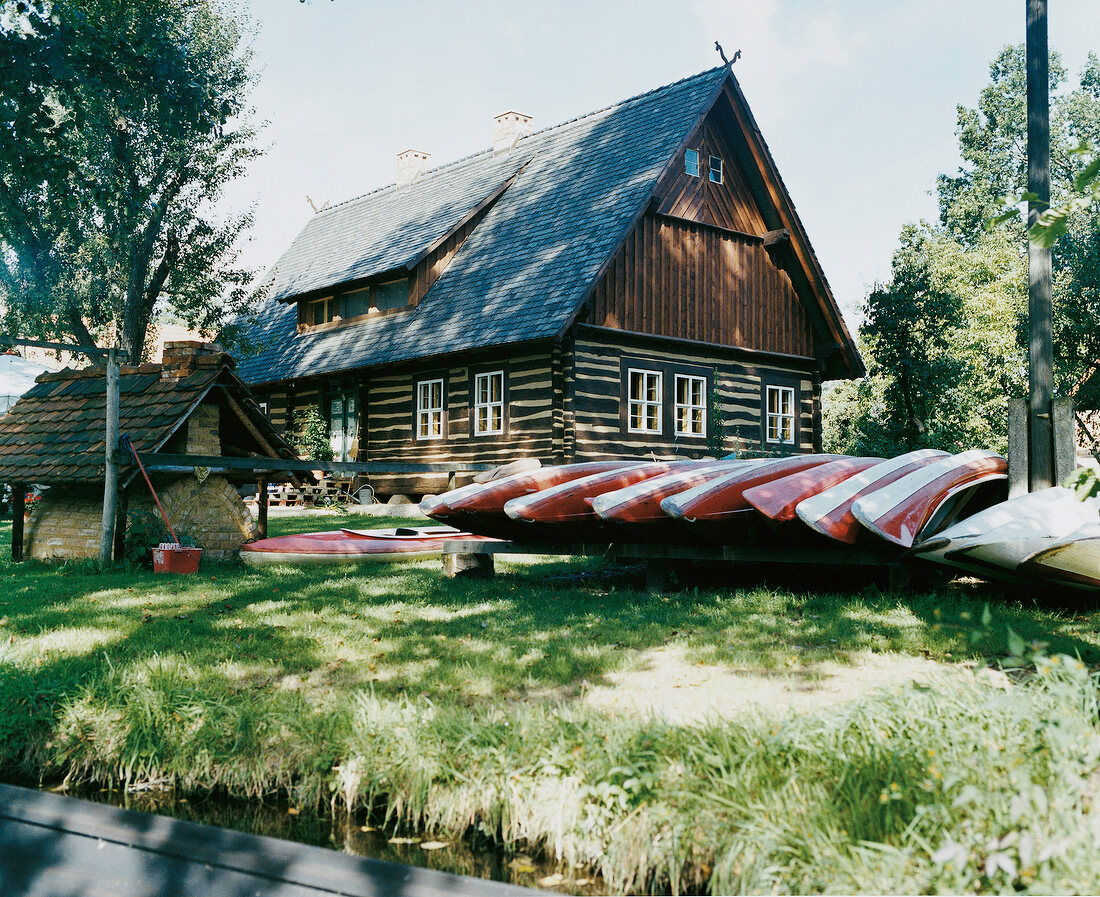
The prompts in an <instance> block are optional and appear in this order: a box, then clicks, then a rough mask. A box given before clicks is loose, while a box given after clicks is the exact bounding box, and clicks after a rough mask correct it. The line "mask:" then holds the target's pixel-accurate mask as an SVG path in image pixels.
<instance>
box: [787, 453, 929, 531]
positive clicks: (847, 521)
mask: <svg viewBox="0 0 1100 897" xmlns="http://www.w3.org/2000/svg"><path fill="white" fill-rule="evenodd" d="M945 457H947V452H942V451H940V450H939V449H920V450H919V451H915V452H908V453H907V454H904V455H899V456H898V457H897V458H892V459H891V460H889V461H884V462H882V463H881V464H876V465H875V466H874V467H871V468H870V469H868V470H865V471H864V472H863V473H860V474H857V475H856V476H854V477H849V478H848V479H846V480H844V482H842V483H838V484H837V485H835V486H833V487H832V488H830V489H826V490H824V491H823V492H819V493H818V494H817V495H813V496H811V497H809V498H807V499H806V500H805V501H803V502H802V503H801V504H799V506H798V507H797V508H796V509H795V511H796V513H797V514H798V519H799V520H801V521H802V522H803V523H805V524H806V526H808V527H810V529H813V530H816V531H817V532H819V533H821V534H822V535H823V536H828V537H829V538H830V539H835V540H836V541H837V542H844V543H846V544H848V545H854V544H855V543H856V541H857V540H858V539H859V537H860V535H861V534H864V533H866V532H867V530H865V529H864V528H863V527H862V526H860V523H859V521H858V520H856V515H855V514H853V513H852V505H853V504H855V503H856V502H857V501H859V500H860V499H861V498H863V496H865V495H870V494H871V493H872V492H874V491H875V490H876V489H882V488H883V487H885V486H889V485H890V484H891V483H894V482H897V481H898V480H900V479H901V478H902V477H905V476H908V475H909V474H911V473H913V472H914V471H916V470H920V469H921V468H922V467H927V466H928V465H929V464H932V463H933V462H935V461H938V460H939V459H940V458H945Z"/></svg>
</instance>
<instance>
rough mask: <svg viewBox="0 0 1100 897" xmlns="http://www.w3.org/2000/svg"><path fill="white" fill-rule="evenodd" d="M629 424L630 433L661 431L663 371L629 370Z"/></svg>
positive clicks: (627, 406) (627, 427)
mask: <svg viewBox="0 0 1100 897" xmlns="http://www.w3.org/2000/svg"><path fill="white" fill-rule="evenodd" d="M626 376H627V384H628V386H627V405H626V409H627V426H626V429H627V431H628V432H630V433H660V432H661V379H662V378H661V372H660V371H645V370H638V369H636V368H630V369H629V370H628V371H627V375H626Z"/></svg>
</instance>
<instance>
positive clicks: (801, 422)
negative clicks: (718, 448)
mask: <svg viewBox="0 0 1100 897" xmlns="http://www.w3.org/2000/svg"><path fill="white" fill-rule="evenodd" d="M624 358H625V359H626V360H625V361H624ZM573 359H574V379H573V382H572V388H573V391H574V397H573V405H574V410H573V414H574V419H575V422H574V426H573V430H574V433H573V437H574V439H575V450H574V452H573V460H576V461H590V460H598V459H601V458H615V457H631V458H646V457H650V456H651V455H654V454H655V455H656V456H657V457H673V456H677V457H688V458H697V457H701V456H704V455H707V454H709V453H710V448H709V445H708V441H707V440H706V439H687V438H683V437H681V438H679V439H676V438H674V437H673V434H671V433H670V432H669V431H668V430H667V429H666V430H665V432H664V433H663V434H662V435H660V436H649V435H641V434H635V433H627V432H626V427H625V425H624V423H623V420H622V409H623V399H622V395H623V386H622V381H623V369H624V366H631V367H644V366H645V364H646V363H647V362H648V363H650V364H652V365H653V366H654V368H660V367H662V366H666V365H671V366H673V367H676V366H681V365H685V364H689V365H693V366H698V368H700V369H701V370H702V372H704V373H706V374H707V377H708V380H709V381H711V382H712V388H713V389H714V390H715V391H716V393H717V397H718V401H719V403H720V406H721V418H722V420H721V421H720V422H719V425H720V426H721V428H722V432H723V452H724V453H728V452H734V451H751V450H755V451H759V450H760V449H762V448H763V449H765V450H767V449H769V448H772V449H775V448H778V447H777V446H774V445H773V446H768V445H765V444H764V443H763V431H762V427H761V404H762V392H763V388H764V385H765V384H767V383H769V382H770V383H776V384H779V385H795V386H796V387H797V389H798V396H799V408H798V422H797V423H798V444H797V446H795V447H793V449H792V448H790V447H783V450H784V451H792V450H793V451H797V452H812V451H814V448H815V443H816V440H818V439H819V438H820V436H819V434H818V433H817V427H818V426H819V423H818V422H817V421H816V420H815V408H816V403H817V401H818V395H819V384H820V381H819V378H818V377H817V375H816V374H813V373H811V372H809V371H806V370H798V369H797V368H793V367H792V368H786V367H781V366H778V365H777V366H771V365H763V364H747V363H744V362H738V361H734V360H731V358H730V357H729V354H728V353H723V352H722V350H721V349H720V348H718V347H716V348H715V349H714V350H713V351H707V350H706V349H704V348H703V347H693V349H692V351H691V354H687V353H685V352H684V351H683V349H682V348H679V347H677V346H676V345H674V344H671V343H670V344H668V345H667V347H654V345H653V342H652V341H646V342H645V343H642V342H634V343H632V342H631V341H628V340H626V339H624V340H617V339H615V337H614V335H612V334H599V335H596V334H594V333H592V331H590V330H582V331H580V333H579V335H578V336H577V337H576V340H575V349H574V352H573ZM715 371H717V376H715ZM664 388H665V396H664V398H665V402H666V403H670V402H672V401H673V398H672V393H671V390H672V383H671V382H666V383H665V386H664ZM708 398H709V397H708ZM707 418H708V419H707V427H708V432H710V428H711V427H713V426H714V425H715V423H716V422H715V421H713V420H711V419H710V418H711V408H710V403H709V401H708V407H707Z"/></svg>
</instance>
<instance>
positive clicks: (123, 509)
mask: <svg viewBox="0 0 1100 897" xmlns="http://www.w3.org/2000/svg"><path fill="white" fill-rule="evenodd" d="M129 503H130V502H129V497H128V496H127V494H126V490H125V489H123V490H121V491H120V492H119V494H118V513H117V514H116V515H115V557H116V558H118V559H120V560H121V559H122V558H124V557H125V555H126V513H127V509H128V507H129Z"/></svg>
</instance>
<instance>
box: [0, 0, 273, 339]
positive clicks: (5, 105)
mask: <svg viewBox="0 0 1100 897" xmlns="http://www.w3.org/2000/svg"><path fill="white" fill-rule="evenodd" d="M245 37H246V35H245V29H244V25H243V23H242V22H241V21H239V20H238V19H235V18H234V17H232V16H231V15H229V14H228V13H227V12H226V11H225V10H224V8H223V7H222V6H221V4H220V3H219V2H218V0H149V2H144V3H140V4H136V3H130V2H127V0H21V2H14V0H0V143H2V145H3V149H2V151H0V300H2V301H3V305H4V329H5V330H7V331H8V332H21V333H23V334H33V335H38V336H40V337H48V338H67V339H71V340H75V341H76V342H77V343H80V344H83V345H92V344H95V341H96V339H97V337H98V338H100V339H103V338H105V337H106V336H107V334H108V333H109V332H110V331H112V330H113V331H114V333H115V334H116V337H117V339H119V340H120V342H121V345H122V347H123V348H124V349H126V350H127V351H128V353H129V355H130V358H132V359H140V358H141V357H142V355H143V352H144V348H145V339H146V332H147V329H148V325H149V322H150V319H151V316H152V314H153V311H154V308H156V307H157V305H158V302H160V303H162V304H163V305H167V306H168V307H170V308H171V309H172V310H173V311H174V312H175V313H176V314H178V315H179V316H180V317H181V318H183V319H184V320H185V321H186V322H187V323H188V324H190V325H191V326H194V327H198V328H202V329H211V328H214V327H216V326H217V325H218V324H219V323H220V322H221V321H222V320H223V319H225V318H227V317H229V316H231V315H233V314H235V313H237V312H239V311H240V310H241V309H243V308H244V306H245V305H246V304H247V302H248V299H247V289H246V288H247V285H248V283H249V282H250V280H251V272H248V271H243V270H240V269H238V268H237V267H236V266H235V261H236V257H237V252H236V249H235V246H236V243H237V239H238V237H239V236H240V235H241V233H242V232H243V231H244V229H245V228H247V227H248V226H249V224H250V223H251V214H250V213H246V214H239V215H235V216H230V217H227V218H222V219H219V218H218V217H216V216H215V215H214V213H213V205H214V203H215V201H216V200H217V198H218V197H219V195H220V193H221V191H222V188H223V187H224V186H225V184H226V183H228V182H229V181H230V180H232V179H233V178H235V177H237V176H238V175H240V174H241V173H242V172H243V170H244V168H245V166H246V164H247V163H248V162H249V161H250V160H251V159H253V158H255V157H256V156H257V155H259V153H260V152H261V150H260V149H259V148H258V147H257V146H256V144H255V136H256V129H255V128H254V127H253V125H252V124H251V123H250V110H249V109H248V107H247V105H246V101H247V96H248V93H249V90H250V89H251V87H252V84H253V82H254V80H255V75H254V74H253V72H252V70H251V53H250V50H249V48H248V46H247V45H246V43H245Z"/></svg>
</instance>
